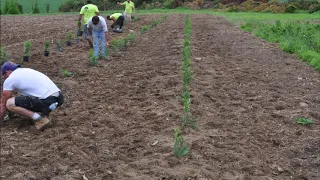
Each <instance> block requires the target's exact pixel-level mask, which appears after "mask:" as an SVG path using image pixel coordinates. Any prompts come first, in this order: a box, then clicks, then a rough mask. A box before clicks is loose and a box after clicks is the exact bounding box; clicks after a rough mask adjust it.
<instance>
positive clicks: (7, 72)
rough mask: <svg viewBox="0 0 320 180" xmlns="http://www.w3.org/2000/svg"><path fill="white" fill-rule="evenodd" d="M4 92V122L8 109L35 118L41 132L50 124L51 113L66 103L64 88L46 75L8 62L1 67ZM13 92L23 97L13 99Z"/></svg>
mask: <svg viewBox="0 0 320 180" xmlns="http://www.w3.org/2000/svg"><path fill="white" fill-rule="evenodd" d="M1 73H2V76H4V78H5V81H4V83H3V91H2V96H1V106H0V108H1V111H0V118H1V119H2V120H4V116H5V113H6V110H7V109H8V110H9V111H10V112H13V113H17V114H19V115H23V116H26V117H29V118H31V119H33V121H34V124H35V126H36V128H37V129H39V130H43V129H44V128H46V126H47V125H48V123H49V121H50V120H49V118H48V116H49V113H50V112H51V111H52V110H54V109H55V108H56V107H59V106H61V105H62V104H63V102H64V97H63V95H62V93H61V91H60V89H59V88H58V87H57V86H56V85H55V84H54V83H53V82H52V81H51V79H49V77H47V76H46V75H44V74H43V73H41V72H39V71H36V70H33V69H30V68H22V67H21V66H20V65H19V64H15V63H13V62H10V61H7V62H5V63H4V64H3V65H2V67H1ZM12 91H17V92H18V93H19V94H20V96H17V97H12Z"/></svg>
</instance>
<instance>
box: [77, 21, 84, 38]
mask: <svg viewBox="0 0 320 180" xmlns="http://www.w3.org/2000/svg"><path fill="white" fill-rule="evenodd" d="M82 34H83V30H82V29H81V22H80V21H78V30H77V36H82Z"/></svg>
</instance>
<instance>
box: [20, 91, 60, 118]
mask: <svg viewBox="0 0 320 180" xmlns="http://www.w3.org/2000/svg"><path fill="white" fill-rule="evenodd" d="M55 102H58V107H59V106H61V105H62V104H63V102H64V97H63V94H62V93H61V92H59V97H55V96H49V97H47V98H46V99H39V98H37V97H32V96H18V97H15V104H16V106H19V107H23V108H25V109H29V110H30V111H34V112H39V113H41V114H42V115H48V114H49V113H50V109H49V106H50V105H51V104H52V103H55Z"/></svg>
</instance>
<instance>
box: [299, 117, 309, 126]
mask: <svg viewBox="0 0 320 180" xmlns="http://www.w3.org/2000/svg"><path fill="white" fill-rule="evenodd" d="M296 122H297V123H298V124H301V125H311V124H313V121H312V120H310V119H307V118H302V117H298V118H296Z"/></svg>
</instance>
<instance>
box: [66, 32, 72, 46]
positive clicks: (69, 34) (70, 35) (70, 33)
mask: <svg viewBox="0 0 320 180" xmlns="http://www.w3.org/2000/svg"><path fill="white" fill-rule="evenodd" d="M71 40H72V32H68V35H67V40H66V42H67V45H68V46H71Z"/></svg>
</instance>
